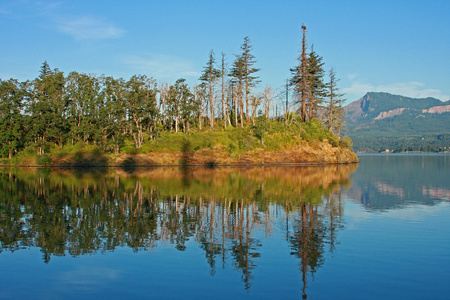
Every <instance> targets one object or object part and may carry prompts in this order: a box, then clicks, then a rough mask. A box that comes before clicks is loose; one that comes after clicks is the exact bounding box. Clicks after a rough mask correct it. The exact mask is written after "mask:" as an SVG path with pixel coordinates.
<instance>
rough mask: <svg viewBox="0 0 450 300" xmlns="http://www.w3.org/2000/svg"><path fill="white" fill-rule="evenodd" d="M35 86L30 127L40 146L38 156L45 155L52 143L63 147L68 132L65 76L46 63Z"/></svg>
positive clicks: (34, 83)
mask: <svg viewBox="0 0 450 300" xmlns="http://www.w3.org/2000/svg"><path fill="white" fill-rule="evenodd" d="M33 85H34V99H33V100H32V102H31V105H30V109H31V114H32V116H33V119H32V120H31V122H32V123H31V124H30V126H31V127H32V128H31V130H32V132H33V133H34V137H35V140H36V142H37V144H38V149H37V150H38V154H43V153H44V150H45V148H46V147H48V146H50V144H52V143H53V144H58V145H59V146H60V147H62V144H63V142H64V141H65V139H66V134H67V132H68V128H69V125H68V124H67V123H66V118H65V114H66V107H67V106H66V102H65V95H64V93H65V90H64V86H65V78H64V74H63V72H61V71H59V70H58V69H55V70H50V67H49V66H48V64H47V62H44V63H43V65H42V67H41V74H40V76H39V78H37V79H36V80H35V81H34V82H33ZM49 143H50V144H49Z"/></svg>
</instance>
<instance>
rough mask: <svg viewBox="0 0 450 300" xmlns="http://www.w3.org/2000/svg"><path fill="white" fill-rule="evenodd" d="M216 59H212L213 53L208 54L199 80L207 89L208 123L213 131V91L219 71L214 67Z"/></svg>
mask: <svg viewBox="0 0 450 300" xmlns="http://www.w3.org/2000/svg"><path fill="white" fill-rule="evenodd" d="M215 63H216V59H215V58H214V51H213V50H211V52H210V53H209V60H208V62H207V63H206V66H205V67H204V68H203V74H202V76H201V77H200V80H201V81H203V82H204V83H205V85H206V86H207V89H208V98H209V118H210V120H209V122H210V126H211V129H214V115H215V114H214V90H215V85H216V82H217V79H218V78H219V77H220V71H219V70H218V69H217V68H216V67H215Z"/></svg>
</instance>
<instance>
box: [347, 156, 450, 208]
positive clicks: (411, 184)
mask: <svg viewBox="0 0 450 300" xmlns="http://www.w3.org/2000/svg"><path fill="white" fill-rule="evenodd" d="M360 161H361V164H360V167H359V168H358V172H357V173H355V176H353V177H354V178H353V185H352V187H351V188H350V190H349V192H348V194H349V196H350V198H353V199H357V200H359V201H358V202H360V203H361V204H363V205H364V206H365V207H366V208H367V209H368V210H373V211H384V210H390V209H397V208H403V207H405V206H410V205H413V204H414V205H416V204H422V205H435V204H438V203H441V202H442V201H450V189H449V188H448V170H449V167H450V156H449V155H445V154H444V155H437V154H415V155H411V154H409V155H402V154H399V155H392V154H391V155H361V156H360Z"/></svg>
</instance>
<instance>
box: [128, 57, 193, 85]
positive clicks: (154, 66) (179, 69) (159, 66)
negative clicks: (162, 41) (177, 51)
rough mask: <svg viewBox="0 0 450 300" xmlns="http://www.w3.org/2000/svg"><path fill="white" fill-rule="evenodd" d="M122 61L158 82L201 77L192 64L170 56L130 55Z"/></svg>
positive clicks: (135, 70)
mask: <svg viewBox="0 0 450 300" xmlns="http://www.w3.org/2000/svg"><path fill="white" fill-rule="evenodd" d="M121 61H122V63H124V64H125V65H127V66H128V67H129V68H131V69H132V70H133V71H134V72H137V73H140V74H149V75H151V76H152V77H154V78H155V79H158V80H161V79H162V80H167V81H175V80H177V79H178V78H181V77H199V76H200V74H199V73H198V72H196V71H193V69H194V68H193V64H192V62H190V61H187V60H183V59H180V58H178V57H173V56H168V55H161V54H151V55H147V56H146V57H142V56H137V55H130V56H125V57H122V58H121Z"/></svg>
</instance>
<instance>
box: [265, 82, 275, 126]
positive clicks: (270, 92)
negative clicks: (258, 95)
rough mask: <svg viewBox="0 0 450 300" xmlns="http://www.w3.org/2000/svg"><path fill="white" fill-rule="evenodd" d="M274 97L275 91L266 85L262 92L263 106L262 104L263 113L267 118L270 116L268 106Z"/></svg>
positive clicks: (269, 106) (270, 105)
mask: <svg viewBox="0 0 450 300" xmlns="http://www.w3.org/2000/svg"><path fill="white" fill-rule="evenodd" d="M274 98H275V91H274V90H273V89H272V88H271V87H270V86H269V85H266V88H265V89H264V92H263V106H264V115H265V116H266V118H267V119H269V117H270V108H271V107H272V103H273V99H274Z"/></svg>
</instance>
